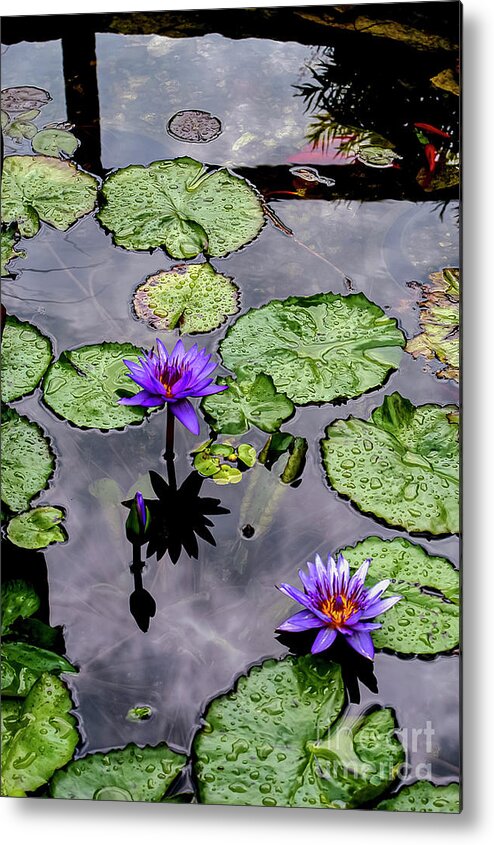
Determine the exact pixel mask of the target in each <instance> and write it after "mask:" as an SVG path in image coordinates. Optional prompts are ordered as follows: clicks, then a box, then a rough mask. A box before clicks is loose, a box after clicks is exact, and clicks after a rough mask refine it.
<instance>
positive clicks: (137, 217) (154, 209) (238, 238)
mask: <svg viewBox="0 0 494 845" xmlns="http://www.w3.org/2000/svg"><path fill="white" fill-rule="evenodd" d="M103 196H104V199H105V201H106V202H105V204H104V205H103V207H102V208H101V209H100V211H99V212H98V215H97V217H98V219H99V221H100V223H101V224H102V225H103V226H105V227H106V228H107V229H109V231H110V232H112V234H113V238H114V241H115V243H116V244H117V245H118V246H123V247H125V248H126V249H138V250H139V249H146V250H147V249H152V248H153V247H163V248H165V249H166V250H167V252H168V253H169V254H170V255H171V256H173V258H194V257H195V256H196V255H199V254H200V253H201V252H204V253H205V254H208V255H216V256H222V255H227V253H229V252H233V251H234V250H236V249H239V248H240V247H241V246H244V245H245V244H246V243H248V242H249V241H251V240H253V239H254V238H255V237H256V236H257V235H258V234H259V232H260V230H261V228H262V226H263V224H264V214H263V210H262V204H261V200H260V198H259V196H258V195H257V193H256V192H255V191H254V189H253V188H252V187H251V186H250V185H249V184H248V183H247V182H246V181H245V180H244V179H241V178H240V177H238V176H235V175H234V174H233V173H230V172H229V171H228V170H226V169H225V168H221V169H219V170H208V168H207V167H206V166H205V165H203V164H201V162H199V161H195V160H194V159H192V158H178V159H172V160H169V161H154V162H152V163H151V164H150V165H149V166H148V167H143V166H141V165H130V166H129V167H126V168H124V169H123V170H117V171H116V172H115V173H112V174H111V175H110V176H108V178H107V179H106V181H105V182H104V184H103Z"/></svg>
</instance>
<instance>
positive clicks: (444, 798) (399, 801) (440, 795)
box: [375, 780, 460, 813]
mask: <svg viewBox="0 0 494 845" xmlns="http://www.w3.org/2000/svg"><path fill="white" fill-rule="evenodd" d="M375 809H376V810H388V811H389V812H393V813H394V812H403V813H459V812H460V788H459V786H458V784H457V783H450V784H448V786H436V785H435V784H433V783H430V781H427V780H419V781H417V782H416V783H412V784H411V785H410V786H404V787H403V788H402V789H400V791H399V792H398V793H397V795H393V796H392V797H391V798H386V800H385V801H381V802H380V803H379V804H378V805H377V807H376V808H375Z"/></svg>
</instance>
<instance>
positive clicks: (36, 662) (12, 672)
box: [1, 642, 77, 698]
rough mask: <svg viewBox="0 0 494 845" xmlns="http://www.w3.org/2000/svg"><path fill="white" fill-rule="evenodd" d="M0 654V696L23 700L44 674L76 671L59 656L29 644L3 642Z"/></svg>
mask: <svg viewBox="0 0 494 845" xmlns="http://www.w3.org/2000/svg"><path fill="white" fill-rule="evenodd" d="M1 654H2V696H4V695H9V696H10V695H13V696H17V697H20V698H25V696H26V695H28V693H29V692H30V690H31V689H32V687H33V685H34V684H35V683H36V681H37V680H38V678H40V677H41V675H42V674H43V673H44V672H49V673H50V674H52V675H59V674H60V672H76V671H77V669H74V667H73V666H72V664H71V663H69V662H68V660H65V658H64V657H61V656H60V655H59V654H55V652H53V651H48V650H47V649H44V648H39V647H38V646H34V645H29V643H23V642H18V643H17V642H3V643H2V645H1ZM4 669H5V670H6V671H7V675H5V673H4Z"/></svg>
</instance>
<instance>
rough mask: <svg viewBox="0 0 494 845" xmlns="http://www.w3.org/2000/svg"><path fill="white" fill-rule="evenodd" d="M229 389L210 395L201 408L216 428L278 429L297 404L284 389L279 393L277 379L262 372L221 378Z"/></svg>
mask: <svg viewBox="0 0 494 845" xmlns="http://www.w3.org/2000/svg"><path fill="white" fill-rule="evenodd" d="M218 384H227V385H228V390H224V391H223V392H222V393H216V394H213V395H212V396H206V398H205V399H203V400H202V402H201V409H202V411H203V412H204V415H205V417H206V420H207V421H208V423H209V424H210V425H211V427H212V428H214V430H215V431H221V432H222V433H223V434H243V433H244V432H246V431H248V430H249V428H250V427H251V426H252V425H255V426H257V428H260V429H261V431H268V432H272V431H277V429H278V428H279V427H280V425H281V424H282V423H283V422H284V421H285V420H287V419H288V418H289V417H291V416H292V414H293V412H294V410H295V408H294V406H293V403H292V402H291V401H290V399H288V398H287V397H286V396H285V394H284V393H278V392H277V390H276V388H275V386H274V384H273V379H272V378H271V377H270V376H267V375H265V374H264V373H260V374H259V375H256V376H255V377H248V376H243V377H242V375H239V378H238V379H232V378H224V379H221V378H220V379H218Z"/></svg>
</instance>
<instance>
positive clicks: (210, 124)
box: [166, 109, 221, 144]
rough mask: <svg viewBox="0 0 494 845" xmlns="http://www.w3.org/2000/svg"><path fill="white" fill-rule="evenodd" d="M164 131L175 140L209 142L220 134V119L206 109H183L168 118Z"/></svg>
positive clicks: (193, 142) (197, 142)
mask: <svg viewBox="0 0 494 845" xmlns="http://www.w3.org/2000/svg"><path fill="white" fill-rule="evenodd" d="M166 131H167V132H168V134H169V135H171V136H172V138H176V139H177V141H186V142H187V143H189V144H209V142H210V141H214V140H215V138H218V137H219V136H220V135H221V121H220V120H219V118H217V117H215V116H214V115H212V114H210V113H209V112H207V111H200V110H199V109H184V110H182V111H178V112H177V113H176V114H174V115H173V117H172V118H170V120H169V121H168V125H167V127H166Z"/></svg>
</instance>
